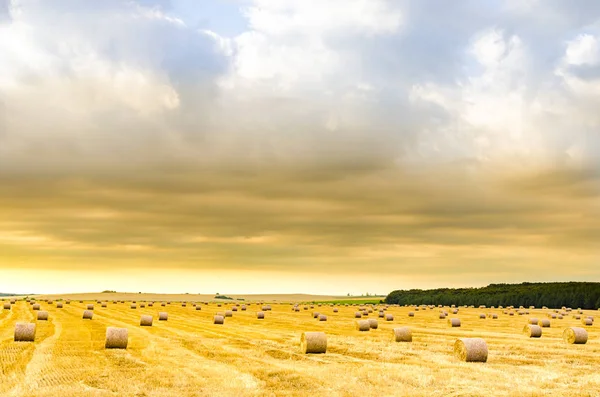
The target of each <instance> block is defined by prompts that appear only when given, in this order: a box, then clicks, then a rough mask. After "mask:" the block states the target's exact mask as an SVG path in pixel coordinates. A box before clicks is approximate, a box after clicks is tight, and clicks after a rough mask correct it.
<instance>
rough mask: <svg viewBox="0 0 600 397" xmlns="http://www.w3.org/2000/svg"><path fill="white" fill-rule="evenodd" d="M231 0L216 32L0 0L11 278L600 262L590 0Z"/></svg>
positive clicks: (409, 278) (534, 267) (487, 278)
mask: <svg viewBox="0 0 600 397" xmlns="http://www.w3.org/2000/svg"><path fill="white" fill-rule="evenodd" d="M232 5H235V3H228V4H227V5H226V6H224V5H223V4H221V5H218V6H217V5H215V10H217V9H218V10H224V11H223V12H224V13H227V12H235V13H236V15H231V16H232V17H235V18H238V20H241V21H244V24H240V26H235V27H232V26H230V25H227V26H223V30H220V29H219V23H218V21H219V20H218V19H214V20H210V19H209V20H206V18H205V17H204V15H203V13H204V12H206V11H205V10H202V8H201V7H198V8H197V9H195V8H194V7H193V6H190V4H189V3H187V2H185V1H176V0H173V1H138V2H135V1H129V2H122V1H104V2H101V3H93V4H92V3H81V2H78V1H69V0H62V1H55V2H52V4H50V3H47V2H44V1H33V0H19V1H17V0H11V1H7V0H4V1H1V0H0V230H1V232H0V260H1V263H2V265H0V266H2V267H3V268H5V269H7V270H9V269H10V270H11V271H12V272H16V273H15V274H16V275H15V276H14V278H13V279H12V280H13V284H14V283H16V284H14V285H15V286H14V287H12V288H13V290H15V289H16V290H28V289H29V288H27V286H28V284H27V281H26V278H27V277H29V276H28V275H30V274H35V272H50V273H47V274H48V275H50V274H52V275H54V276H52V277H59V276H57V274H60V275H62V274H63V273H62V272H69V274H72V275H73V280H75V279H76V278H77V277H79V276H75V275H76V274H79V275H80V274H83V273H81V272H85V271H90V272H95V273H94V274H96V276H97V277H100V279H101V280H106V282H107V283H110V272H112V271H115V270H117V269H129V270H130V271H132V272H134V271H137V270H138V269H139V271H143V272H146V274H149V275H150V274H152V275H157V274H161V272H163V273H164V272H168V271H175V270H176V271H177V272H183V273H184V274H189V275H190V277H191V278H193V277H202V274H211V277H215V275H218V274H221V273H220V272H222V273H223V274H225V272H227V274H228V275H230V276H228V277H229V280H230V282H229V285H230V290H231V291H232V292H237V291H241V292H251V291H250V290H249V289H248V288H245V287H244V280H245V278H247V277H248V274H256V275H260V274H265V275H267V274H269V275H271V276H269V277H274V278H278V280H280V281H281V283H280V284H279V285H284V284H285V282H289V280H290V279H294V278H297V279H298V280H305V281H299V282H298V286H297V291H298V292H301V291H305V292H323V293H345V292H349V291H352V292H365V291H367V290H369V291H376V292H387V291H388V290H390V289H394V288H401V287H406V288H410V287H428V286H444V285H479V284H485V283H487V282H498V281H521V280H571V279H574V280H575V279H577V280H592V279H597V278H598V277H599V276H600V271H599V270H597V266H596V264H597V263H596V262H597V260H598V258H599V257H600V255H599V254H600V250H599V249H598V245H597V244H596V242H597V241H598V238H600V225H599V224H598V222H596V221H595V220H596V219H600V200H599V198H600V197H599V196H600V134H599V132H598V131H599V124H600V116H599V115H598V113H597V109H598V108H599V107H600V103H599V102H600V99H599V98H600V8H599V7H598V5H597V4H596V2H593V1H590V2H585V1H582V2H580V3H578V7H577V9H575V7H567V5H566V4H563V2H560V1H556V2H552V1H550V2H543V3H542V2H538V1H527V2H523V1H521V2H504V3H502V4H490V3H484V2H479V1H465V2H460V3H458V4H452V5H451V4H447V2H443V1H400V2H396V1H394V2H392V1H384V0H377V1H373V0H371V1H363V0H355V1H330V2H325V3H323V2H316V1H314V2H313V1H306V0H304V1H301V0H297V1H292V0H290V1H286V2H281V1H276V0H254V1H244V2H239V4H237V6H234V7H232ZM220 7H223V8H220ZM182 10H185V12H183V11H182ZM215 10H213V11H214V14H215V15H216V14H217V12H216V11H215ZM194 12H197V14H194ZM219 12H221V11H219ZM225 16H226V14H223V15H221V17H223V18H225ZM215 18H216V17H215ZM234 20H235V19H234ZM198 21H204V22H198ZM236 30H237V31H239V32H240V33H239V34H233V35H230V34H227V33H224V32H231V31H236ZM19 271H21V273H19ZM52 272H54V273H52ZM232 274H233V276H231V275H232ZM339 274H345V275H346V276H348V278H346V279H345V281H344V285H335V281H334V280H335V277H334V276H335V275H339ZM236 275H237V276H236ZM244 275H245V276H244ZM313 275H317V276H316V277H325V279H326V280H328V281H327V283H325V282H321V283H314V284H312V285H311V283H310V282H309V280H310V279H311V278H310V277H313ZM49 277H50V276H49ZM60 277H61V279H62V280H64V277H63V276H60ZM102 277H104V279H103V278H102ZM153 277H154V276H153ZM303 277H304V278H303ZM327 277H329V278H327ZM153 280H154V279H153ZM286 280H287V281H286ZM329 280H332V282H329ZM152 283H154V284H152V285H150V286H149V287H150V288H151V289H155V290H168V289H170V290H173V291H176V290H177V288H176V287H173V288H171V287H165V286H164V285H159V284H158V283H157V282H156V281H153V282H152ZM285 285H287V286H289V285H294V284H293V283H291V284H290V283H288V284H285ZM119 286H120V287H122V288H131V289H132V290H136V287H137V286H136V284H135V280H129V281H123V280H121V281H119ZM108 287H109V286H107V287H106V288H108ZM210 287H211V286H210V285H206V286H203V288H210ZM2 288H4V289H8V287H6V286H3V287H2ZM60 288H62V289H63V290H73V289H76V286H74V285H73V284H69V282H68V281H66V282H64V285H63V286H61V287H60ZM261 288H263V289H270V290H269V291H266V290H265V291H264V292H277V291H278V290H277V283H272V284H271V285H265V286H261ZM226 289H227V286H224V287H220V288H219V290H226ZM48 292H52V291H48ZM194 292H201V291H194ZM261 292H263V291H261Z"/></svg>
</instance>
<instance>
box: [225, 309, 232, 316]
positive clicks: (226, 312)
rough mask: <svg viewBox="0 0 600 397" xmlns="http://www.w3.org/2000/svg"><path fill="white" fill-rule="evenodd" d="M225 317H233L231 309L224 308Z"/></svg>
mask: <svg viewBox="0 0 600 397" xmlns="http://www.w3.org/2000/svg"><path fill="white" fill-rule="evenodd" d="M225 317H233V312H232V311H231V310H225Z"/></svg>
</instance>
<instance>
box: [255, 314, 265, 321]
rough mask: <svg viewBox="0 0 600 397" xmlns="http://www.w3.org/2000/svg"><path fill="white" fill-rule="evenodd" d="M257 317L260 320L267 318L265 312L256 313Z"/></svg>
mask: <svg viewBox="0 0 600 397" xmlns="http://www.w3.org/2000/svg"><path fill="white" fill-rule="evenodd" d="M256 318H257V319H259V320H264V319H265V312H258V313H256Z"/></svg>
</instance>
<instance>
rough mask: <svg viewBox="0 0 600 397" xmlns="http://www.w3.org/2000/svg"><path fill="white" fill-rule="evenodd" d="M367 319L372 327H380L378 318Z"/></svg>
mask: <svg viewBox="0 0 600 397" xmlns="http://www.w3.org/2000/svg"><path fill="white" fill-rule="evenodd" d="M367 321H369V326H370V327H371V329H377V327H379V323H378V322H377V320H376V319H374V318H370V319H369V320H367Z"/></svg>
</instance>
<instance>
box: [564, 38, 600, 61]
mask: <svg viewBox="0 0 600 397" xmlns="http://www.w3.org/2000/svg"><path fill="white" fill-rule="evenodd" d="M565 61H566V62H567V63H568V64H569V65H597V64H598V63H599V62H600V42H599V41H598V38H597V37H595V36H592V35H591V34H581V35H579V36H577V37H576V38H575V39H573V40H571V41H569V42H568V43H567V50H566V54H565Z"/></svg>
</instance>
